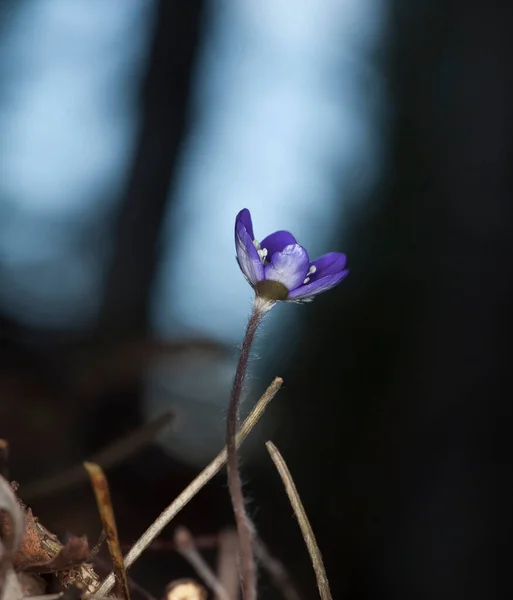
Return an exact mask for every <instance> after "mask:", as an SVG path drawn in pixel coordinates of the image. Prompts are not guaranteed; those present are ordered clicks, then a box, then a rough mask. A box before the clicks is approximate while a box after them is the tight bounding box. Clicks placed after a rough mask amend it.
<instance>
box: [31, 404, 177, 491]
mask: <svg viewBox="0 0 513 600" xmlns="http://www.w3.org/2000/svg"><path fill="white" fill-rule="evenodd" d="M172 420H173V415H172V414H171V413H165V414H163V415H161V416H160V417H158V418H156V419H155V420H154V421H151V422H150V423H146V424H144V425H143V426H142V427H138V428H137V429H136V430H135V431H131V432H130V433H128V434H127V435H125V436H123V437H122V438H121V439H119V440H116V441H115V442H113V443H112V444H109V445H108V446H106V447H105V448H103V449H102V450H100V451H99V452H96V453H95V454H93V456H91V458H90V459H89V462H92V463H96V464H97V465H100V466H101V467H102V468H103V469H109V468H111V467H113V466H115V465H117V464H119V463H121V462H123V461H124V460H126V459H127V458H129V457H130V456H132V455H133V454H135V453H136V452H138V451H139V450H140V449H141V448H142V447H143V446H145V445H146V444H149V443H150V442H152V441H153V440H154V439H155V438H156V436H157V435H158V434H159V433H160V432H161V431H163V430H164V429H165V428H166V427H167V426H168V425H169V424H170V423H171V421H172ZM86 480H87V475H86V472H85V471H84V467H83V466H82V464H80V465H75V466H74V467H71V468H69V469H66V470H65V471H61V472H59V473H57V474H56V475H51V476H50V477H45V478H43V479H40V480H39V481H35V482H34V483H31V484H29V485H27V486H26V487H25V486H23V498H24V500H33V499H34V498H40V497H44V496H51V495H52V494H55V493H57V492H62V491H65V490H68V489H70V488H73V487H74V486H76V485H78V484H80V483H82V482H84V481H86Z"/></svg>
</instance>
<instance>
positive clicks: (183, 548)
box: [174, 527, 232, 600]
mask: <svg viewBox="0 0 513 600" xmlns="http://www.w3.org/2000/svg"><path fill="white" fill-rule="evenodd" d="M174 538H175V543H176V548H177V551H178V552H179V553H180V554H181V555H182V556H183V557H184V558H185V560H186V561H187V562H189V563H190V564H191V565H192V567H193V568H194V570H195V571H196V573H197V574H198V575H199V576H200V577H201V579H203V582H204V583H205V585H206V586H207V587H209V588H210V589H211V590H212V591H213V592H214V594H215V595H216V597H217V598H220V599H221V600H232V599H231V598H230V596H229V595H228V592H227V591H226V590H225V589H224V587H223V585H222V583H221V582H220V581H219V579H218V578H217V577H216V575H215V573H214V571H213V570H212V569H211V568H210V566H209V564H208V563H207V561H206V560H205V559H204V558H203V556H201V554H200V553H199V552H198V549H197V548H196V545H195V544H194V538H193V536H192V534H191V532H190V531H189V530H188V529H186V528H185V527H178V528H177V529H176V531H175V536H174Z"/></svg>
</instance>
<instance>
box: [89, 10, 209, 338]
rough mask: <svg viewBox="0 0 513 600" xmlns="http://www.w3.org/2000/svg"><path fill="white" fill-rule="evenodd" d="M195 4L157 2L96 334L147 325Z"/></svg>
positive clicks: (187, 77) (182, 120) (192, 56)
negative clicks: (138, 118)
mask: <svg viewBox="0 0 513 600" xmlns="http://www.w3.org/2000/svg"><path fill="white" fill-rule="evenodd" d="M202 7H203V2H202V1H201V0H192V1H191V2H177V1H175V0H160V1H159V2H158V9H157V15H156V21H155V32H154V39H153V43H152V48H151V53H150V57H149V64H148V72H147V76H146V80H145V81H144V84H143V90H142V106H141V110H142V119H141V127H140V133H139V139H138V142H137V147H136V151H135V155H134V159H133V165H132V167H131V169H130V172H129V179H128V181H127V187H126V192H125V195H124V199H123V201H122V204H121V209H120V213H119V216H118V222H117V228H116V231H115V232H114V235H115V248H114V252H113V256H112V263H111V266H110V271H109V273H108V279H107V283H106V289H105V297H104V300H103V306H102V309H101V312H100V316H99V319H98V329H99V330H100V333H102V332H103V333H104V334H107V335H109V334H110V333H118V334H122V335H130V336H132V335H138V334H141V333H144V331H145V330H146V326H147V317H148V307H149V301H150V291H151V285H152V281H153V277H154V274H155V269H156V265H157V263H158V247H159V244H158V242H159V236H160V233H161V224H162V220H163V217H164V214H165V210H166V207H167V205H168V198H169V196H170V190H171V187H172V181H173V176H174V175H175V171H176V163H177V158H178V156H179V152H180V147H181V143H182V141H183V139H184V137H185V136H186V134H187V129H188V128H187V124H188V106H189V99H190V94H191V79H192V75H193V73H194V64H195V61H196V56H197V51H198V47H199V45H200V41H201V21H202V10H201V9H202Z"/></svg>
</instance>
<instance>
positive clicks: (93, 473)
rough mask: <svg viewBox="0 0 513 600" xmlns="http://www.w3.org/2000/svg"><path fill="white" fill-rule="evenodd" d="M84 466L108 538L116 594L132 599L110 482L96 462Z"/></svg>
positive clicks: (119, 596)
mask: <svg viewBox="0 0 513 600" xmlns="http://www.w3.org/2000/svg"><path fill="white" fill-rule="evenodd" d="M84 467H85V468H86V470H87V472H88V473H89V477H90V478H91V485H92V486H93V491H94V495H95V497H96V503H97V505H98V512H99V513H100V517H101V520H102V525H103V531H104V532H105V538H106V540H107V546H108V548H109V554H110V558H111V560H112V565H113V570H114V575H115V578H116V582H115V585H114V594H115V595H116V596H117V597H118V598H121V600H130V590H129V589H128V581H127V577H126V572H125V566H124V564H123V554H122V553H121V548H120V547H119V537H118V529H117V527H116V519H115V517H114V509H113V507H112V501H111V499H110V491H109V484H108V482H107V478H106V477H105V474H104V472H103V471H102V469H101V467H99V466H98V465H95V464H94V463H90V462H85V463H84Z"/></svg>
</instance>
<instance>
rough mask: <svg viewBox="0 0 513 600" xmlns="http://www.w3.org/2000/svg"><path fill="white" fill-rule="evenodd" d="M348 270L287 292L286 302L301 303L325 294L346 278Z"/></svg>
mask: <svg viewBox="0 0 513 600" xmlns="http://www.w3.org/2000/svg"><path fill="white" fill-rule="evenodd" d="M349 271H350V269H344V270H343V271H340V272H338V273H332V274H330V275H326V276H324V277H321V278H320V279H317V280H316V281H312V282H311V283H308V284H306V285H301V286H299V287H298V288H296V289H295V290H292V291H290V292H289V295H288V296H287V300H300V301H302V302H306V301H308V300H311V299H313V297H314V296H317V294H322V292H327V291H328V290H331V288H334V287H335V286H336V285H338V284H339V283H340V282H341V281H342V280H343V279H345V278H346V277H347V275H348V274H349Z"/></svg>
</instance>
